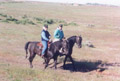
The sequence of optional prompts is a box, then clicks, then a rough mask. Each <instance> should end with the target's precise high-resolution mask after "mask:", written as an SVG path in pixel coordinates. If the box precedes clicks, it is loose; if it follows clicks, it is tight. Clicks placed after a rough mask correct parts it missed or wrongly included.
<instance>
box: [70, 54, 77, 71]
mask: <svg viewBox="0 0 120 81" xmlns="http://www.w3.org/2000/svg"><path fill="white" fill-rule="evenodd" d="M69 58H70V60H71V62H72V65H73V69H74V70H76V68H75V64H74V61H73V58H72V57H71V56H69Z"/></svg>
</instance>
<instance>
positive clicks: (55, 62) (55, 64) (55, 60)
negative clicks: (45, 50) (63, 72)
mask: <svg viewBox="0 0 120 81" xmlns="http://www.w3.org/2000/svg"><path fill="white" fill-rule="evenodd" d="M53 59H54V67H55V69H57V56H56V57H55V58H53Z"/></svg>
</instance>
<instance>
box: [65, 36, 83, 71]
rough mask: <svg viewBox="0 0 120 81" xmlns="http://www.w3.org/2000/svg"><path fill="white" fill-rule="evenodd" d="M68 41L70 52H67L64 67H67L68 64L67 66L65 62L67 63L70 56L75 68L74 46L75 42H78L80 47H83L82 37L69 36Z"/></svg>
mask: <svg viewBox="0 0 120 81" xmlns="http://www.w3.org/2000/svg"><path fill="white" fill-rule="evenodd" d="M67 41H68V46H69V47H68V53H66V54H65V55H66V56H65V60H64V64H63V68H64V69H65V68H66V66H65V63H66V60H67V58H70V61H71V62H72V65H73V68H74V70H75V64H74V61H73V58H72V56H71V55H72V51H73V46H74V44H75V43H76V44H77V46H78V48H81V47H82V37H81V36H72V37H69V38H68V39H67Z"/></svg>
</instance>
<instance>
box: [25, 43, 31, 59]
mask: <svg viewBox="0 0 120 81" xmlns="http://www.w3.org/2000/svg"><path fill="white" fill-rule="evenodd" d="M29 44H30V42H27V43H26V44H25V51H26V58H27V55H28V46H29Z"/></svg>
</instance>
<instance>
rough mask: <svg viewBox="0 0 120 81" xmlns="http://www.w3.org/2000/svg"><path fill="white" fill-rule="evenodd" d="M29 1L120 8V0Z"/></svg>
mask: <svg viewBox="0 0 120 81" xmlns="http://www.w3.org/2000/svg"><path fill="white" fill-rule="evenodd" d="M27 1H42V2H60V3H80V4H85V3H100V4H108V5H109V4H110V5H118V6H120V0H27Z"/></svg>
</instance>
